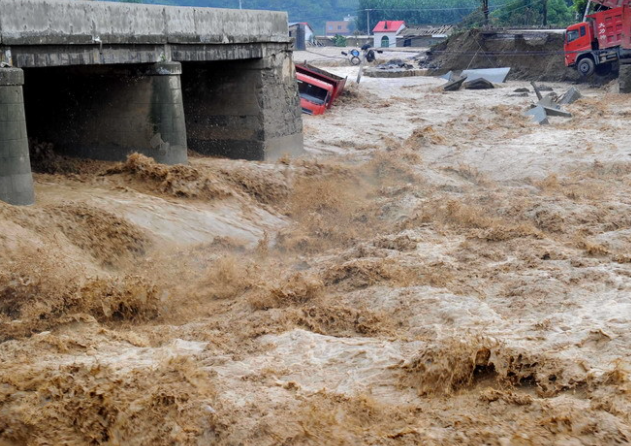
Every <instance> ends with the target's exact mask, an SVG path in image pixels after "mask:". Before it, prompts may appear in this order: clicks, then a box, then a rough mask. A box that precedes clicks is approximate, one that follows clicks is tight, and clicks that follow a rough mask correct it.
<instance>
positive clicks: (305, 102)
mask: <svg viewBox="0 0 631 446" xmlns="http://www.w3.org/2000/svg"><path fill="white" fill-rule="evenodd" d="M296 80H297V81H298V93H299V94H300V107H301V108H302V112H303V113H306V114H308V115H321V114H323V113H324V112H325V111H326V109H327V107H329V105H330V103H331V101H332V100H333V85H331V84H329V83H327V82H323V81H321V80H319V79H316V78H314V77H311V76H307V75H306V74H303V73H300V72H297V73H296Z"/></svg>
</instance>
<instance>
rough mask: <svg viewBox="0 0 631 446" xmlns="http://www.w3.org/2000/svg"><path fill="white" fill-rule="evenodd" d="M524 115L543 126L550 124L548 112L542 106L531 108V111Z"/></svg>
mask: <svg viewBox="0 0 631 446" xmlns="http://www.w3.org/2000/svg"><path fill="white" fill-rule="evenodd" d="M524 115H525V116H530V117H531V118H532V119H533V120H534V121H535V122H537V123H539V124H541V125H545V124H550V121H548V115H547V114H546V110H545V108H543V107H542V106H541V105H537V106H536V107H533V108H531V109H530V110H528V111H526V112H525V113H524Z"/></svg>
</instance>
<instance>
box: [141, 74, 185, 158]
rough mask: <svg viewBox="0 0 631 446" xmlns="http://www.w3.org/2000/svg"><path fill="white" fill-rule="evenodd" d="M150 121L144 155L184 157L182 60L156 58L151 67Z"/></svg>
mask: <svg viewBox="0 0 631 446" xmlns="http://www.w3.org/2000/svg"><path fill="white" fill-rule="evenodd" d="M149 74H150V75H151V76H152V101H151V122H152V123H153V126H154V133H153V136H152V137H151V139H150V140H149V149H148V150H146V151H145V153H146V154H147V155H148V156H151V157H153V158H154V159H155V160H156V161H157V162H159V163H163V164H185V163H186V162H187V161H188V155H187V143H186V122H185V120H184V104H183V103H182V83H181V80H180V75H181V74H182V64H180V63H179V62H159V63H156V64H155V65H154V66H153V67H151V69H150V71H149Z"/></svg>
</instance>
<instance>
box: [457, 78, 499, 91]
mask: <svg viewBox="0 0 631 446" xmlns="http://www.w3.org/2000/svg"><path fill="white" fill-rule="evenodd" d="M464 88H465V89H466V90H488V89H490V88H495V86H494V85H493V83H492V82H490V81H488V80H486V79H485V78H483V77H478V78H475V79H473V80H470V81H467V82H465V83H464Z"/></svg>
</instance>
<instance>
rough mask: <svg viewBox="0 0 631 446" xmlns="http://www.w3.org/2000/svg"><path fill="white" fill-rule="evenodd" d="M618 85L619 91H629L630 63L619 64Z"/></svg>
mask: <svg viewBox="0 0 631 446" xmlns="http://www.w3.org/2000/svg"><path fill="white" fill-rule="evenodd" d="M618 87H619V88H620V93H631V64H620V72H619V74H618Z"/></svg>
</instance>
